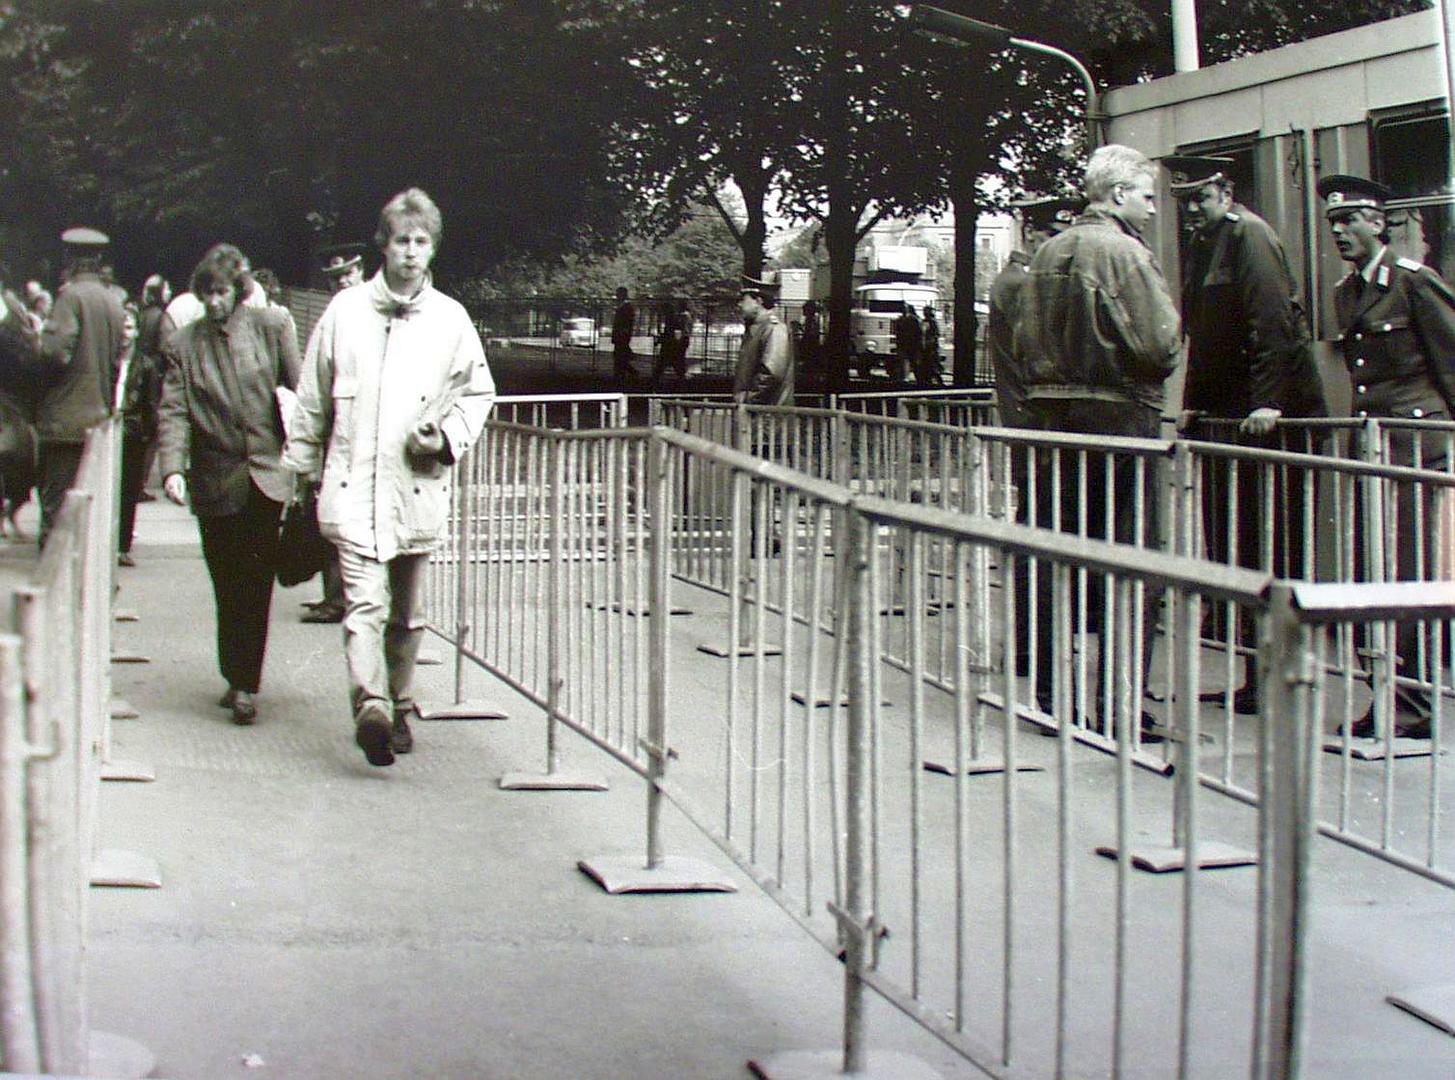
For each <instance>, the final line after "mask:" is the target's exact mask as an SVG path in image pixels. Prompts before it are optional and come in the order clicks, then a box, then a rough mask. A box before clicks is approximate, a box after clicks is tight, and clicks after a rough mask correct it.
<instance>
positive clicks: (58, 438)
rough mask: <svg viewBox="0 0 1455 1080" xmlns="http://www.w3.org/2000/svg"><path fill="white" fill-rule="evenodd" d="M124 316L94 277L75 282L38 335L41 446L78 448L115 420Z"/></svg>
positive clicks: (85, 275)
mask: <svg viewBox="0 0 1455 1080" xmlns="http://www.w3.org/2000/svg"><path fill="white" fill-rule="evenodd" d="M125 319H126V313H125V312H124V311H123V310H122V308H121V304H120V303H119V302H118V301H117V299H116V297H115V296H113V295H112V293H111V292H110V291H109V290H108V289H107V288H106V286H105V285H102V284H101V279H100V278H99V277H98V276H97V275H96V274H93V273H89V272H82V273H79V274H77V275H76V276H75V277H73V278H72V279H71V280H70V281H69V282H68V283H67V284H66V285H65V287H64V288H62V289H61V291H60V295H59V296H57V297H56V306H55V307H54V308H53V309H52V310H51V314H50V318H48V319H47V320H46V323H45V326H44V328H42V330H41V333H40V353H41V358H42V363H43V365H44V367H45V369H46V372H47V374H46V386H45V391H44V393H43V395H42V396H41V398H40V403H39V405H38V406H37V407H36V414H35V428H36V432H37V434H39V436H40V439H41V441H42V442H58V443H79V442H82V441H84V440H85V438H86V432H88V431H89V430H91V428H93V427H95V426H96V425H97V424H99V423H101V422H102V421H104V420H105V419H106V418H107V417H109V416H110V415H111V407H112V402H113V399H114V397H115V394H116V372H117V363H118V359H119V357H120V356H121V336H122V330H123V326H122V324H123V323H124V321H125Z"/></svg>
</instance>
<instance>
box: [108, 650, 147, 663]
mask: <svg viewBox="0 0 1455 1080" xmlns="http://www.w3.org/2000/svg"><path fill="white" fill-rule="evenodd" d="M111 662H112V663H113V664H150V663H151V662H152V658H151V657H150V656H144V655H143V654H141V653H125V652H114V653H112V654H111Z"/></svg>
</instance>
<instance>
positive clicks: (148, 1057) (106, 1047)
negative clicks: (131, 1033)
mask: <svg viewBox="0 0 1455 1080" xmlns="http://www.w3.org/2000/svg"><path fill="white" fill-rule="evenodd" d="M87 1049H88V1052H89V1056H90V1059H91V1060H90V1068H89V1069H87V1070H86V1075H87V1076H95V1077H105V1078H106V1080H140V1078H141V1077H143V1076H150V1075H151V1074H152V1073H153V1072H155V1071H156V1068H157V1056H156V1055H155V1054H153V1053H152V1052H151V1051H150V1050H148V1049H147V1048H146V1047H145V1046H143V1045H142V1044H141V1043H139V1042H136V1041H135V1040H133V1039H128V1038H126V1037H125V1036H124V1035H113V1034H111V1032H109V1031H93V1032H91V1040H90V1045H89V1047H88V1048H87Z"/></svg>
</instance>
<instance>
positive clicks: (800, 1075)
mask: <svg viewBox="0 0 1455 1080" xmlns="http://www.w3.org/2000/svg"><path fill="white" fill-rule="evenodd" d="M748 1069H749V1070H751V1072H752V1074H753V1075H754V1076H756V1077H758V1078H759V1080H828V1078H829V1077H832V1076H847V1075H849V1074H848V1073H846V1072H844V1052H843V1051H842V1050H789V1051H786V1052H784V1053H782V1054H774V1055H773V1056H772V1057H768V1058H763V1059H762V1060H758V1059H756V1058H755V1059H753V1060H752V1061H750V1062H748ZM853 1075H854V1076H857V1077H863V1078H864V1080H940V1074H939V1073H937V1072H935V1070H934V1069H932V1068H930V1067H929V1066H928V1065H926V1064H925V1063H924V1062H923V1061H921V1060H920V1059H919V1058H917V1057H910V1056H909V1055H908V1054H897V1053H893V1052H891V1051H882V1050H871V1051H870V1052H869V1054H868V1062H867V1068H865V1069H864V1070H863V1071H862V1072H856V1073H854V1074H853Z"/></svg>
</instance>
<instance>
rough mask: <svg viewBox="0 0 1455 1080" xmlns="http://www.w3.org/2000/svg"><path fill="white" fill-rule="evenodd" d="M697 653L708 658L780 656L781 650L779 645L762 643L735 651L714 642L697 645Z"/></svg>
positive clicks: (741, 646)
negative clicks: (703, 654) (705, 654)
mask: <svg viewBox="0 0 1455 1080" xmlns="http://www.w3.org/2000/svg"><path fill="white" fill-rule="evenodd" d="M697 651H698V652H703V653H707V655H708V656H719V657H729V656H733V655H737V656H739V657H744V656H782V655H783V648H782V646H779V645H769V644H768V643H767V642H764V643H763V644H762V645H761V646H759V645H739V646H738V647H737V649H736V650H734V649H733V647H732V646H731V645H719V644H717V642H715V641H702V642H699V643H698V645H697Z"/></svg>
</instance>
